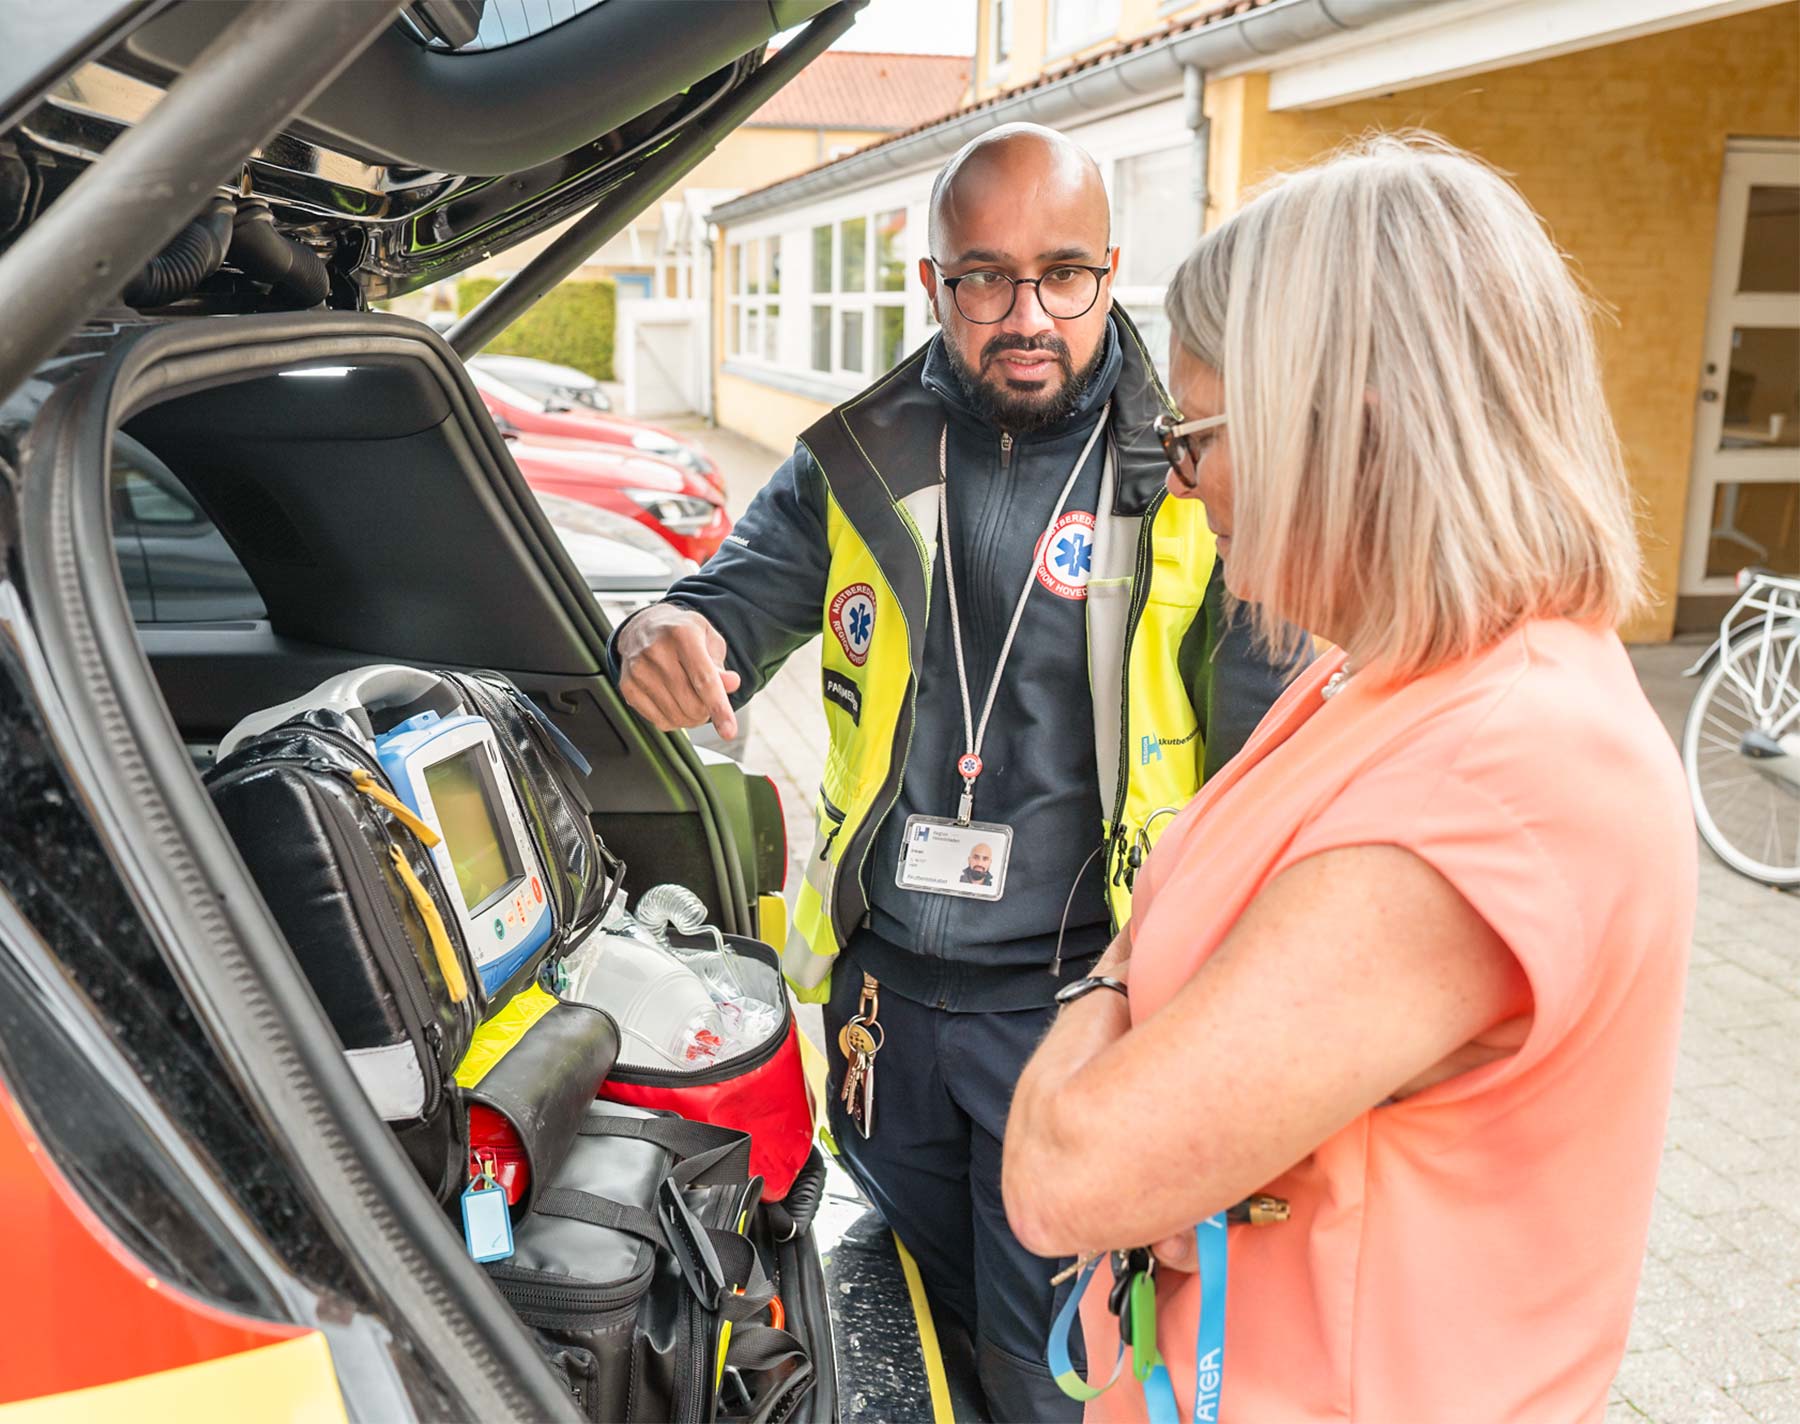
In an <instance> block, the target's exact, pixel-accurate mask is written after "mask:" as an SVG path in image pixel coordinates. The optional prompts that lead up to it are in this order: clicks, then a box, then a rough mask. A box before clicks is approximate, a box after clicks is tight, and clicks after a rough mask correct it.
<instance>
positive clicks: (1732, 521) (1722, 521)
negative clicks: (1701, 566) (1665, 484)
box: [1706, 480, 1800, 578]
mask: <svg viewBox="0 0 1800 1424" xmlns="http://www.w3.org/2000/svg"><path fill="white" fill-rule="evenodd" d="M1750 564H1760V565H1761V566H1762V567H1763V568H1766V569H1769V570H1771V571H1772V572H1774V573H1778V574H1789V575H1792V574H1800V480H1781V481H1777V482H1773V483H1769V484H1754V485H1752V484H1728V485H1720V486H1719V488H1718V489H1717V490H1716V491H1715V492H1714V494H1713V508H1712V530H1711V533H1710V535H1709V538H1708V543H1707V546H1706V576H1707V577H1708V578H1730V577H1731V576H1732V575H1733V574H1735V573H1736V572H1737V571H1738V570H1739V569H1741V568H1744V567H1746V566H1747V565H1750Z"/></svg>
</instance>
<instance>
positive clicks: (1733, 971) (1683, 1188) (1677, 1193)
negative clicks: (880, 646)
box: [695, 427, 1800, 1424]
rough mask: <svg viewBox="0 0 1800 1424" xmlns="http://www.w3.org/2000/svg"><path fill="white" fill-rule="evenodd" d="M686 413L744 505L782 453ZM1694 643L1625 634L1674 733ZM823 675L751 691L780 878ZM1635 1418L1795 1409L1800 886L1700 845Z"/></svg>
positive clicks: (1766, 1416) (1618, 1422) (819, 746)
mask: <svg viewBox="0 0 1800 1424" xmlns="http://www.w3.org/2000/svg"><path fill="white" fill-rule="evenodd" d="M695 431H696V433H697V434H698V436H699V438H700V439H701V440H702V441H703V442H704V443H705V444H706V445H707V447H708V448H709V449H710V450H712V452H713V454H714V456H715V458H717V459H718V460H719V462H720V464H721V466H722V467H723V468H724V469H725V470H726V473H727V480H728V485H729V489H730V492H731V505H732V510H733V513H734V514H735V513H739V512H741V511H742V508H743V505H744V504H746V503H747V502H748V500H749V497H750V496H751V495H752V494H754V493H755V491H756V490H757V489H758V488H760V487H761V485H762V483H763V482H764V481H765V480H766V479H767V478H768V475H769V474H770V472H772V471H773V469H774V468H775V466H776V464H777V463H779V460H780V456H777V455H774V454H772V453H771V452H769V451H766V450H764V449H762V448H761V447H760V446H757V445H753V444H751V443H750V442H748V441H745V440H743V439H741V438H739V437H737V436H734V435H732V434H731V433H730V432H728V431H722V430H703V429H699V428H698V427H695ZM1701 646H1702V645H1692V644H1677V645H1667V646H1661V647H1638V648H1633V649H1632V661H1633V664H1634V665H1635V666H1636V667H1637V670H1638V675H1639V679H1640V681H1641V682H1642V684H1643V686H1644V689H1645V691H1646V693H1647V694H1648V695H1649V697H1650V700H1651V702H1652V704H1653V705H1654V706H1655V707H1656V709H1657V711H1658V712H1659V713H1660V714H1661V716H1662V718H1663V721H1664V723H1665V725H1667V726H1668V728H1669V732H1670V735H1671V736H1672V737H1673V736H1675V735H1677V734H1678V733H1679V731H1680V726H1681V720H1682V717H1683V716H1684V715H1685V713H1686V710H1687V704H1688V700H1689V698H1690V697H1691V696H1692V691H1693V684H1692V683H1691V682H1688V681H1686V680H1684V679H1683V678H1682V677H1681V675H1680V674H1681V669H1682V668H1683V667H1685V666H1686V665H1687V664H1688V663H1689V662H1690V661H1691V660H1692V659H1693V658H1694V657H1695V656H1697V655H1698V653H1699V652H1700V651H1701ZM818 688H819V659H818V647H817V644H816V643H815V644H813V645H812V646H810V647H808V648H805V649H803V650H801V652H799V653H797V654H795V656H794V657H793V658H792V659H790V660H789V662H788V664H787V666H786V667H784V668H783V669H782V670H781V672H780V673H779V674H777V675H776V677H775V679H774V680H773V681H772V682H771V684H770V686H769V687H768V688H767V689H766V690H765V692H764V694H763V695H762V696H761V697H759V698H758V699H757V701H756V703H755V704H754V707H755V711H754V716H753V722H752V728H751V735H750V742H749V747H748V750H747V752H746V756H745V760H746V763H747V764H749V765H750V766H751V767H752V768H754V769H756V770H759V771H765V772H767V773H769V774H770V775H771V776H773V777H774V778H775V780H776V781H777V783H778V784H779V785H780V787H781V793H782V804H783V808H784V811H785V814H786V817H787V823H788V848H789V864H790V869H789V878H788V883H789V885H790V886H794V885H797V884H798V883H799V880H800V874H801V872H800V869H799V865H800V861H801V859H802V858H803V857H804V856H805V855H806V853H807V847H808V846H809V845H810V844H811V842H812V803H813V797H814V795H815V793H816V791H817V788H818V784H819V771H820V768H821V766H822V765H823V761H824V749H825V718H824V713H823V712H822V711H821V710H820V705H819V695H818ZM815 1033H816V1027H815ZM1644 1420H1652V1421H1655V1424H1711V1421H1734V1422H1735V1424H1743V1421H1747V1420H1756V1421H1761V1424H1800V895H1794V894H1784V893H1782V892H1779V891H1775V890H1770V889H1767V888H1766V887H1763V886H1760V885H1757V884H1755V883H1753V882H1752V881H1749V880H1745V879H1743V878H1742V877H1740V876H1738V875H1736V874H1735V873H1734V872H1732V871H1730V870H1728V869H1726V867H1725V866H1724V865H1723V864H1721V863H1720V862H1719V861H1718V860H1716V859H1715V858H1714V857H1713V856H1712V855H1711V854H1710V853H1709V852H1708V851H1706V850H1705V848H1704V847H1702V849H1701V852H1700V909H1699V916H1698V920H1697V923H1696V925H1695V929H1694V947H1693V957H1692V961H1691V965H1690V969H1689V977H1688V993H1687V1004H1686V1009H1685V1013H1684V1019H1683V1025H1682V1039H1681V1057H1680V1061H1679V1065H1678V1067H1677V1070H1676V1075H1675V1096H1674V1101H1673V1103H1672V1104H1671V1107H1670V1114H1669V1130H1668V1139H1667V1143H1666V1145H1665V1149H1664V1153H1663V1166H1662V1171H1661V1174H1660V1177H1659V1179H1658V1183H1657V1193H1656V1205H1655V1211H1654V1214H1653V1216H1652V1219H1651V1226H1650V1244H1649V1251H1648V1253H1647V1255H1646V1257H1645V1260H1644V1272H1643V1279H1642V1282H1641V1284H1640V1286H1639V1290H1638V1302H1637V1310H1636V1312H1635V1314H1634V1316H1633V1319H1632V1327H1631V1335H1630V1339H1629V1341H1628V1343H1627V1346H1626V1353H1625V1359H1624V1363H1623V1365H1622V1366H1621V1368H1620V1370H1619V1374H1618V1377H1617V1379H1616V1380H1615V1381H1614V1383H1613V1390H1612V1395H1611V1399H1610V1401H1609V1403H1608V1407H1607V1411H1606V1421H1607V1424H1641V1421H1644ZM1395 1424H1410V1421H1395Z"/></svg>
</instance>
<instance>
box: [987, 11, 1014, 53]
mask: <svg viewBox="0 0 1800 1424" xmlns="http://www.w3.org/2000/svg"><path fill="white" fill-rule="evenodd" d="M1012 10H1013V7H1012V0H994V3H993V19H992V20H991V21H990V23H991V24H992V25H993V35H994V63H996V64H1005V63H1006V61H1007V59H1008V58H1010V57H1011V55H1012Z"/></svg>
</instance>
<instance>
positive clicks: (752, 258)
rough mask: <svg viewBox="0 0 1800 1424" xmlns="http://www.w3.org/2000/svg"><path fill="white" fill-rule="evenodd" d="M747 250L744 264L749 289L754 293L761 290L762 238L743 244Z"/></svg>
mask: <svg viewBox="0 0 1800 1424" xmlns="http://www.w3.org/2000/svg"><path fill="white" fill-rule="evenodd" d="M744 246H745V247H747V248H748V249H749V252H748V253H747V254H746V256H745V257H744V266H745V267H746V268H747V269H748V275H749V278H750V288H749V289H750V291H751V292H752V293H753V294H754V293H756V292H760V291H761V290H762V239H761V238H757V239H756V240H755V241H754V242H747V243H745V244H744Z"/></svg>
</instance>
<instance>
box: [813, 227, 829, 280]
mask: <svg viewBox="0 0 1800 1424" xmlns="http://www.w3.org/2000/svg"><path fill="white" fill-rule="evenodd" d="M813 290H814V291H815V292H829V291H830V290H831V229H830V228H829V227H815V228H814V229H813Z"/></svg>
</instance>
